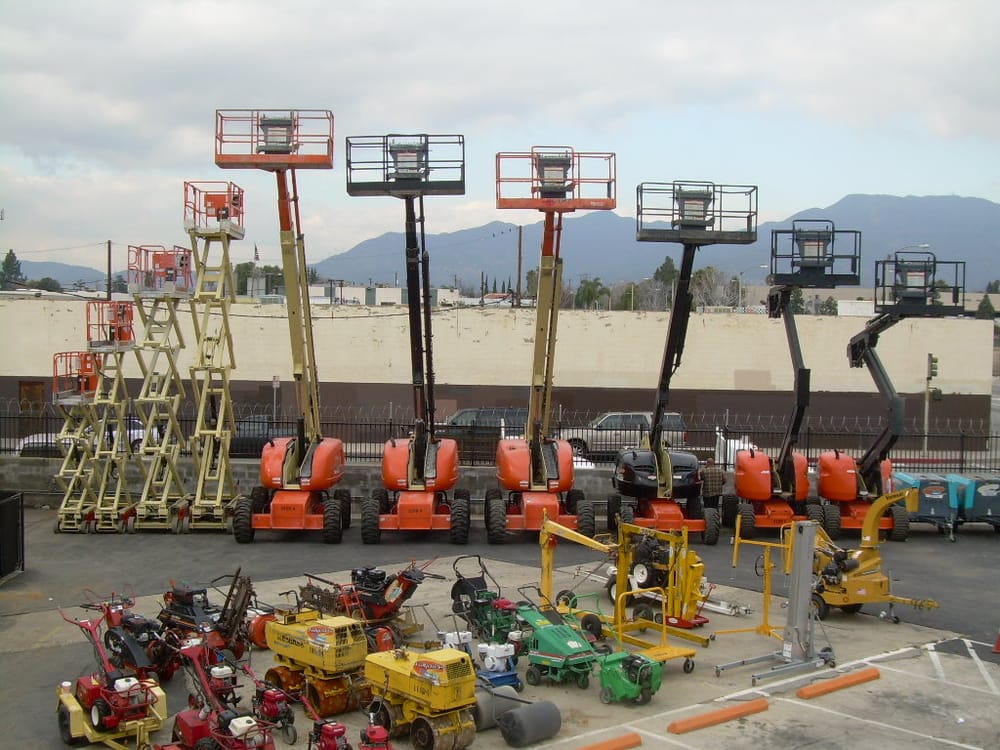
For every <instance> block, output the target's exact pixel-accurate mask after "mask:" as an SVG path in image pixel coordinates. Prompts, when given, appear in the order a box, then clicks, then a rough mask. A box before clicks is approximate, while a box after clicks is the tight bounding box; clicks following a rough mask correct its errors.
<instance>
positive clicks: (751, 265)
mask: <svg viewBox="0 0 1000 750" xmlns="http://www.w3.org/2000/svg"><path fill="white" fill-rule="evenodd" d="M541 218H542V217H541V214H539V220H538V221H537V222H535V223H533V224H528V225H524V226H523V227H521V228H520V230H521V231H520V244H521V273H522V276H523V274H525V273H526V272H527V271H528V270H530V269H533V268H536V267H537V266H538V256H539V249H540V247H541V242H542V227H543V223H542V220H541ZM796 219H826V220H828V221H832V222H833V223H834V225H835V227H836V228H837V229H853V230H859V231H860V232H861V257H862V284H863V285H865V286H870V285H871V284H872V283H873V276H874V269H875V261H876V260H880V259H883V258H885V257H886V256H887V255H891V254H892V252H893V251H895V250H899V249H901V248H904V247H907V246H912V245H917V244H924V243H926V244H927V245H929V247H928V248H927V249H928V251H929V252H932V253H934V254H935V256H936V257H937V258H938V260H944V261H960V260H964V261H965V263H966V289H967V290H968V291H970V292H972V291H982V290H983V289H984V288H985V286H986V284H987V282H989V281H992V280H994V279H997V278H1000V263H998V258H1000V231H998V230H1000V204H997V203H993V202H991V201H988V200H985V199H982V198H967V197H960V196H951V195H946V196H905V197H900V196H892V195H848V196H845V197H844V198H842V199H841V200H839V201H837V202H836V203H834V204H833V205H831V206H828V207H826V208H808V209H805V210H802V211H800V212H798V213H796V214H794V215H792V216H789V217H788V218H787V219H785V220H784V221H781V222H765V223H762V224H760V225H759V226H758V228H757V229H758V231H757V236H758V239H757V242H755V243H753V244H751V245H709V246H707V247H704V248H702V249H701V250H700V251H699V254H698V257H697V259H696V266H695V267H696V268H699V267H704V266H709V265H711V266H715V267H716V268H718V269H720V270H722V271H725V272H728V273H732V274H733V275H736V274H739V273H744V274H745V276H746V280H747V281H748V282H763V280H764V277H765V276H766V274H767V271H766V270H764V269H761V268H760V266H766V265H768V263H769V260H770V247H771V230H773V229H788V228H790V227H791V223H792V221H794V220H796ZM400 224H402V221H400ZM433 226H434V217H433V213H432V212H431V213H430V215H429V216H428V217H427V228H428V229H433ZM518 235H519V227H518V226H517V225H515V224H511V223H508V222H501V221H494V222H491V223H489V224H485V225H483V226H479V227H475V228H471V229H463V230H460V231H456V232H446V233H440V234H433V233H428V234H427V236H426V242H427V251H428V253H429V254H430V268H431V283H432V284H433V285H435V286H452V285H461V286H468V287H473V288H476V289H478V286H479V281H480V278H481V276H483V275H485V276H486V278H487V279H488V280H489V282H490V284H491V285H492V282H493V281H494V280H496V283H497V286H498V287H499V286H501V285H502V284H503V283H505V282H506V283H516V279H517V269H518ZM403 249H404V234H403V232H387V233H385V234H382V235H380V236H378V237H374V238H372V239H368V240H365V241H363V242H361V243H359V244H358V245H355V246H354V247H353V248H351V249H350V250H347V251H346V252H343V253H339V254H337V255H333V256H330V257H328V258H326V259H325V260H322V261H319V262H317V263H313V264H311V265H312V267H313V268H315V269H316V271H317V273H318V274H319V276H320V278H323V279H344V280H345V281H347V282H354V283H357V284H394V285H396V284H402V283H404V278H405V268H404V265H403ZM680 254H681V246H680V245H677V244H673V243H656V242H637V241H636V239H635V219H634V218H630V217H627V216H620V215H618V214H615V213H613V212H610V211H590V212H584V213H582V214H580V215H579V216H575V215H573V214H568V215H567V216H566V218H565V220H564V222H563V230H562V243H561V255H562V257H563V259H564V263H565V265H564V270H563V277H564V280H566V281H567V282H568V283H569V284H570V285H571V286H574V287H575V286H576V285H577V284H578V283H579V281H580V280H581V279H583V278H590V279H600V280H601V281H602V282H603V283H604V284H605V285H608V286H610V285H612V284H614V283H615V282H627V281H639V280H641V279H645V278H649V277H651V276H652V275H653V273H654V272H655V271H656V269H657V268H658V267H659V266H660V265H661V264H662V263H663V262H664V260H665V259H666V257H667V256H670V257H672V258H674V262H675V264H676V265H679V262H680ZM21 271H22V273H23V274H24V275H25V276H27V277H28V278H29V279H39V278H42V277H44V276H49V277H51V278H54V279H56V280H57V281H59V283H61V284H63V285H70V284H74V283H75V282H77V281H78V280H84V281H89V280H101V279H103V278H104V274H103V273H102V272H101V271H97V270H95V269H92V268H87V267H83V266H73V265H67V264H62V263H52V262H47V263H35V262H31V261H21Z"/></svg>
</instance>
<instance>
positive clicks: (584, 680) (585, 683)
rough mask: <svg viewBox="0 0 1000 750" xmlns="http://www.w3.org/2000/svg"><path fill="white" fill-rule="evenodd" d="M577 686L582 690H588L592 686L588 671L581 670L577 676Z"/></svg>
mask: <svg viewBox="0 0 1000 750" xmlns="http://www.w3.org/2000/svg"><path fill="white" fill-rule="evenodd" d="M576 686H577V687H578V688H580V689H581V690H586V689H587V688H588V687H590V675H589V674H587V673H586V672H580V674H578V675H577V676H576Z"/></svg>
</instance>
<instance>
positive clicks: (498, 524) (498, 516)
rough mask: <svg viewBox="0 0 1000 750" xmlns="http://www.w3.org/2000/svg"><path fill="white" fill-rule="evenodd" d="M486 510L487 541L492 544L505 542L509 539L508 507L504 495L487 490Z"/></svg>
mask: <svg viewBox="0 0 1000 750" xmlns="http://www.w3.org/2000/svg"><path fill="white" fill-rule="evenodd" d="M498 492H499V491H498ZM485 511H486V541H487V542H489V543H490V544H503V543H504V542H505V541H506V540H507V509H506V508H505V507H504V503H503V495H498V496H492V495H491V494H490V493H489V492H487V493H486V509H485Z"/></svg>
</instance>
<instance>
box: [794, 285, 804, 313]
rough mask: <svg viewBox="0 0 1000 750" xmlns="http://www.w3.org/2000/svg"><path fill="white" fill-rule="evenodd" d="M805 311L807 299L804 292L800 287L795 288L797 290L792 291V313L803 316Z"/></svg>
mask: <svg viewBox="0 0 1000 750" xmlns="http://www.w3.org/2000/svg"><path fill="white" fill-rule="evenodd" d="M805 311H806V301H805V297H803V295H802V290H801V289H800V288H799V287H795V289H793V290H792V312H793V313H795V314H796V315H802V314H803V313H805Z"/></svg>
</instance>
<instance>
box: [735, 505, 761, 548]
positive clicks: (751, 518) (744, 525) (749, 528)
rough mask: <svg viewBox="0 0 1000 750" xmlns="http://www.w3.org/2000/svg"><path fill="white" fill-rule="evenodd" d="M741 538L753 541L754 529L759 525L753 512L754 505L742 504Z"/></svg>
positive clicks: (740, 511) (740, 510)
mask: <svg viewBox="0 0 1000 750" xmlns="http://www.w3.org/2000/svg"><path fill="white" fill-rule="evenodd" d="M739 516H740V536H742V537H743V538H744V539H753V536H754V534H753V532H754V527H755V526H756V525H757V516H756V515H755V514H754V512H753V503H740V509H739Z"/></svg>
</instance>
